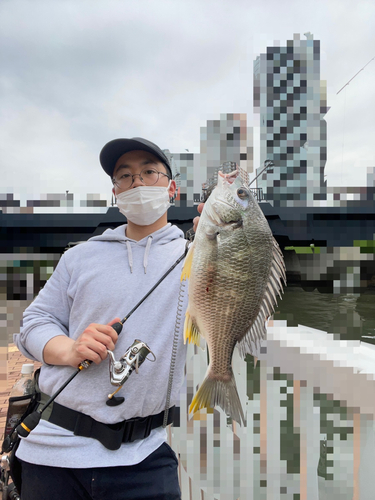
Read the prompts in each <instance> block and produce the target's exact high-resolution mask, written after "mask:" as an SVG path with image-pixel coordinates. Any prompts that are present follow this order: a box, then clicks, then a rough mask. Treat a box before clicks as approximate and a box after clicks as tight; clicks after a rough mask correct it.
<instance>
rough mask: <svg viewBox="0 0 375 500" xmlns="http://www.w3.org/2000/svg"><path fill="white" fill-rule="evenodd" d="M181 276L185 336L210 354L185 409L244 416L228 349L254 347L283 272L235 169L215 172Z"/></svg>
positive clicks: (274, 246) (245, 350)
mask: <svg viewBox="0 0 375 500" xmlns="http://www.w3.org/2000/svg"><path fill="white" fill-rule="evenodd" d="M181 278H182V279H186V278H188V279H189V303H188V308H187V312H186V318H185V340H189V342H194V343H196V344H197V345H199V344H200V336H202V337H204V338H205V339H206V341H207V347H208V350H209V354H210V363H209V366H208V369H207V373H206V376H205V379H204V380H203V382H202V384H201V385H200V387H199V389H198V392H197V393H196V395H195V396H194V398H193V400H192V403H191V405H190V411H193V412H195V411H198V410H199V409H201V408H205V407H214V406H220V407H221V408H222V409H223V410H224V411H225V412H226V414H227V415H229V416H231V417H232V418H233V419H234V420H236V421H237V422H239V423H242V422H244V421H245V417H244V414H243V410H242V406H241V403H240V400H239V397H238V393H237V388H236V382H235V379H234V374H233V370H232V356H233V351H234V348H235V346H236V345H237V346H238V348H239V349H240V353H241V355H242V356H245V355H246V354H247V353H250V354H254V344H255V343H259V342H260V341H261V340H262V339H263V338H264V337H265V334H266V329H265V322H266V320H267V318H268V317H269V316H270V315H271V314H272V312H273V310H274V307H275V305H276V294H279V295H280V290H282V284H281V280H284V282H285V281H286V278H285V265H284V261H283V257H282V253H281V251H280V249H279V247H278V244H277V243H276V241H275V240H274V238H273V236H272V232H271V230H270V228H269V225H268V222H267V220H266V219H265V217H264V215H263V213H262V211H261V210H260V208H259V206H258V204H257V202H256V200H255V199H254V197H253V196H252V194H251V192H250V190H249V189H248V188H247V186H246V185H244V182H243V180H242V179H241V176H240V175H239V171H236V172H234V173H232V174H229V175H223V174H221V173H219V176H218V184H217V187H216V188H215V189H214V190H213V192H212V194H211V196H210V197H209V198H208V200H207V202H206V203H205V206H204V209H203V212H202V215H201V218H200V222H199V225H198V229H197V233H196V236H195V240H194V243H193V244H192V246H191V248H190V250H189V253H188V256H187V257H186V261H185V264H184V269H183V271H182V276H181Z"/></svg>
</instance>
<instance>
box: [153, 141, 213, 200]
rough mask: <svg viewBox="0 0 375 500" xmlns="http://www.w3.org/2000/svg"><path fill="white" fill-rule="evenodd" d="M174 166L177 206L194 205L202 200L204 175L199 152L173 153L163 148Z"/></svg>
mask: <svg viewBox="0 0 375 500" xmlns="http://www.w3.org/2000/svg"><path fill="white" fill-rule="evenodd" d="M163 151H164V153H165V155H166V156H167V158H168V160H169V163H170V164H171V167H172V174H173V177H174V179H175V181H176V185H177V192H176V198H175V205H176V207H192V206H194V205H196V204H197V203H199V202H200V198H201V192H202V183H203V182H204V181H205V178H204V176H203V177H202V175H200V174H201V173H200V163H199V154H197V153H190V152H189V151H186V152H185V153H171V152H170V151H169V150H168V149H164V150H163Z"/></svg>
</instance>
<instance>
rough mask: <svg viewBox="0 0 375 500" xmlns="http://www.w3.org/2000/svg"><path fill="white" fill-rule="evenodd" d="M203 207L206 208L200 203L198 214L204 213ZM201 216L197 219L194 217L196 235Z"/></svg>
mask: <svg viewBox="0 0 375 500" xmlns="http://www.w3.org/2000/svg"><path fill="white" fill-rule="evenodd" d="M203 207H204V203H199V205H198V207H197V210H198V212H199V213H200V214H201V213H202V211H203ZM199 219H200V217H199V215H197V217H194V220H193V228H194V232H195V233H196V232H197V227H198V223H199Z"/></svg>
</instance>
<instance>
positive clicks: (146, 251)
mask: <svg viewBox="0 0 375 500" xmlns="http://www.w3.org/2000/svg"><path fill="white" fill-rule="evenodd" d="M151 243H152V236H151V235H150V236H149V237H148V239H147V244H146V249H145V255H144V257H143V267H144V269H145V274H146V271H147V262H148V255H149V253H150V247H151Z"/></svg>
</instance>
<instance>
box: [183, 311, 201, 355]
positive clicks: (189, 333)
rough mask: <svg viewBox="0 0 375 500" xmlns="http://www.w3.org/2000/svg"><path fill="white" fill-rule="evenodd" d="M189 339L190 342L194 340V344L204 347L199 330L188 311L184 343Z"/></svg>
mask: <svg viewBox="0 0 375 500" xmlns="http://www.w3.org/2000/svg"><path fill="white" fill-rule="evenodd" d="M187 340H188V341H189V344H190V343H191V342H193V344H195V345H197V346H198V347H202V349H203V346H202V345H201V340H200V333H199V330H198V328H197V327H196V325H195V324H194V322H193V320H192V319H191V316H190V313H189V311H186V314H185V324H184V344H186V341H187Z"/></svg>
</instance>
